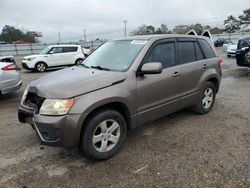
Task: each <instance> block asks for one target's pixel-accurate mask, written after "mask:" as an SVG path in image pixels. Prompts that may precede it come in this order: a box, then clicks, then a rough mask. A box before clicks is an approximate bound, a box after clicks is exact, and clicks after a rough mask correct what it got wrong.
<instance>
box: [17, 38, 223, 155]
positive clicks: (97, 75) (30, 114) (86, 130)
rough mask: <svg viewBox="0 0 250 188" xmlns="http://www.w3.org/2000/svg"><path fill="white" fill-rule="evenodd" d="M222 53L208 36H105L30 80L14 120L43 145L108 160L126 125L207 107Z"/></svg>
mask: <svg viewBox="0 0 250 188" xmlns="http://www.w3.org/2000/svg"><path fill="white" fill-rule="evenodd" d="M220 63H221V59H220V58H219V57H217V56H216V52H215V49H214V47H213V45H212V43H211V41H210V39H208V38H205V37H198V36H187V35H154V36H140V37H139V36H138V37H129V38H121V39H117V40H113V41H110V42H107V43H105V44H104V45H102V46H101V47H100V48H98V49H97V50H96V51H94V52H93V53H92V54H91V55H90V56H89V57H88V58H86V59H85V60H84V61H83V62H82V64H80V65H79V66H75V67H71V68H67V69H64V70H60V71H57V72H54V73H50V74H48V75H46V76H44V77H41V78H40V79H38V80H34V81H32V82H31V83H30V84H29V86H28V87H27V89H26V90H25V92H24V94H23V98H22V101H21V105H20V107H19V113H18V116H19V121H20V122H22V123H30V124H31V125H32V127H33V128H34V129H35V130H36V132H37V134H38V137H39V140H40V141H41V142H42V143H43V144H45V145H50V146H63V147H72V146H79V147H80V150H81V151H83V153H84V154H85V155H87V156H90V157H92V158H95V159H107V158H109V157H111V156H113V155H114V154H115V153H116V152H117V151H118V150H119V149H120V148H121V146H122V145H123V143H124V140H125V137H126V134H127V131H128V130H131V129H133V128H135V127H138V126H140V125H143V124H145V123H146V122H150V121H153V120H156V119H158V118H161V117H163V116H166V115H168V114H170V113H173V112H175V111H177V110H180V109H182V108H186V107H193V109H194V110H195V111H196V112H198V113H200V114H205V113H207V112H209V111H210V110H211V109H212V107H213V105H214V100H215V95H216V93H217V92H218V90H219V85H220V81H221V67H220Z"/></svg>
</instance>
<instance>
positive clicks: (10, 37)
mask: <svg viewBox="0 0 250 188" xmlns="http://www.w3.org/2000/svg"><path fill="white" fill-rule="evenodd" d="M1 38H2V40H3V41H6V42H8V43H13V42H14V41H17V40H20V39H22V38H24V33H23V32H22V31H20V30H19V29H16V28H15V27H13V26H9V25H6V26H4V28H3V29H2V33H1Z"/></svg>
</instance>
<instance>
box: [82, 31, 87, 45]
mask: <svg viewBox="0 0 250 188" xmlns="http://www.w3.org/2000/svg"><path fill="white" fill-rule="evenodd" d="M83 33H84V41H85V42H86V40H87V36H86V29H83Z"/></svg>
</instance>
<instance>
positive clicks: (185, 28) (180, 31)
mask: <svg viewBox="0 0 250 188" xmlns="http://www.w3.org/2000/svg"><path fill="white" fill-rule="evenodd" d="M190 30H191V29H190V26H189V25H177V26H175V27H174V28H173V32H174V33H177V34H186V33H187V32H188V31H190Z"/></svg>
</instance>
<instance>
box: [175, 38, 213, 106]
mask: <svg viewBox="0 0 250 188" xmlns="http://www.w3.org/2000/svg"><path fill="white" fill-rule="evenodd" d="M177 46H178V60H179V64H181V65H180V78H181V97H182V100H181V106H182V107H186V106H189V105H194V104H195V103H196V102H197V100H198V97H199V94H200V86H199V82H200V79H201V77H202V75H203V73H204V72H205V71H206V70H207V69H208V68H209V67H210V66H213V65H214V61H217V60H216V59H214V58H215V57H216V55H215V53H214V52H213V50H212V48H211V47H210V45H209V44H208V42H207V41H206V40H205V39H198V40H197V39H195V38H193V39H190V38H181V39H179V40H178V45H177Z"/></svg>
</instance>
